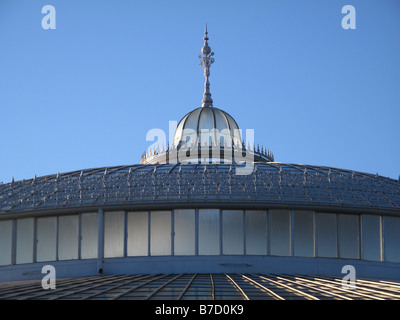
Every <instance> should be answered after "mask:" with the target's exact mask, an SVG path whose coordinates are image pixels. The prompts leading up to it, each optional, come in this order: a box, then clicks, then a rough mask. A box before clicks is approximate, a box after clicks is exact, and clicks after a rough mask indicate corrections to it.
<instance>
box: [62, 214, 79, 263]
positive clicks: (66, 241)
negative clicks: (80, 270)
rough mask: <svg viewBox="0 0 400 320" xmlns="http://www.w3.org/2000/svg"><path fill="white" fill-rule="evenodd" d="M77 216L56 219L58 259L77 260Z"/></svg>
mask: <svg viewBox="0 0 400 320" xmlns="http://www.w3.org/2000/svg"><path fill="white" fill-rule="evenodd" d="M78 240H79V238H78V216H62V217H59V218H58V259H59V260H72V259H78Z"/></svg>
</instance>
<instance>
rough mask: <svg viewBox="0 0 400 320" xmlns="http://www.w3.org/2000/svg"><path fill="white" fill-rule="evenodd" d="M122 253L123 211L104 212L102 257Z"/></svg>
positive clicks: (115, 255) (120, 254) (110, 256)
mask: <svg viewBox="0 0 400 320" xmlns="http://www.w3.org/2000/svg"><path fill="white" fill-rule="evenodd" d="M123 255H124V212H122V211H120V212H106V213H104V258H115V257H122V256H123Z"/></svg>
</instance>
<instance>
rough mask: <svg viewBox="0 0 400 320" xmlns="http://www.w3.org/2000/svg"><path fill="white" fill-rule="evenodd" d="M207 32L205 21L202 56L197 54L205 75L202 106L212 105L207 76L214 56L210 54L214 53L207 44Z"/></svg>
mask: <svg viewBox="0 0 400 320" xmlns="http://www.w3.org/2000/svg"><path fill="white" fill-rule="evenodd" d="M207 35H208V32H207V23H206V30H205V32H204V38H203V39H204V46H203V48H201V52H202V53H203V55H204V56H202V55H199V59H200V62H199V64H200V65H201V66H204V76H205V77H206V81H205V82H204V94H203V102H202V107H212V106H213V101H212V99H211V92H210V82H209V81H208V78H209V76H210V66H211V64H212V63H213V62H214V58H212V56H213V55H214V52H211V48H210V46H209V45H208V37H207Z"/></svg>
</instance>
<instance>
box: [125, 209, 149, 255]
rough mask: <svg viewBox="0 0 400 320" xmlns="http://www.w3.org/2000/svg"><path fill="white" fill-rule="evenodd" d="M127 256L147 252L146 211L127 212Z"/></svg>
mask: <svg viewBox="0 0 400 320" xmlns="http://www.w3.org/2000/svg"><path fill="white" fill-rule="evenodd" d="M127 246H128V249H127V251H128V253H127V254H128V256H147V255H148V254H149V215H148V213H147V212H128V240H127Z"/></svg>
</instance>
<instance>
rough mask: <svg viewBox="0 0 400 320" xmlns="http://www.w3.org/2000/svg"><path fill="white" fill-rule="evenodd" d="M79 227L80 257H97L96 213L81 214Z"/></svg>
mask: <svg viewBox="0 0 400 320" xmlns="http://www.w3.org/2000/svg"><path fill="white" fill-rule="evenodd" d="M81 229H82V231H81V258H82V259H92V258H97V235H98V222H97V213H84V214H82V215H81Z"/></svg>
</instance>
